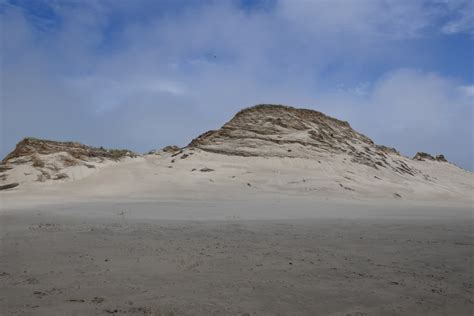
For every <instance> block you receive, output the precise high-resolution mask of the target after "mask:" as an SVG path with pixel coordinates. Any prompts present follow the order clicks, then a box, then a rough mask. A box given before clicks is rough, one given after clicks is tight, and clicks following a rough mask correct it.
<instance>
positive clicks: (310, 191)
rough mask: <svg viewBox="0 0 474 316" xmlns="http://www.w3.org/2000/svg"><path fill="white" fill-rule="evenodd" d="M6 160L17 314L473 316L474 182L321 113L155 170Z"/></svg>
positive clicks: (2, 213)
mask: <svg viewBox="0 0 474 316" xmlns="http://www.w3.org/2000/svg"><path fill="white" fill-rule="evenodd" d="M262 111H263V112H262ZM295 111H296V112H295ZM287 114H288V115H287ZM267 116H268V117H267ZM267 118H268V119H267ZM279 118H280V120H279ZM331 131H332V132H331ZM7 158H8V159H5V160H4V162H3V164H2V165H1V166H0V167H1V169H0V171H1V175H0V176H1V178H0V181H2V183H1V184H2V185H4V184H12V183H18V184H19V185H18V186H16V187H13V188H9V189H7V190H2V191H0V240H1V243H0V284H1V286H0V314H2V315H3V314H5V315H109V314H116V315H402V314H403V315H472V314H473V312H474V301H473V299H472V295H473V284H474V276H473V273H472V262H473V260H474V250H473V245H474V237H473V235H472V224H473V221H472V219H473V180H474V178H473V174H472V173H471V172H469V171H466V170H463V169H461V168H459V167H457V166H455V165H453V164H451V163H449V162H446V161H445V160H444V158H443V157H441V156H439V157H432V156H430V155H426V154H420V155H417V157H416V159H410V158H407V157H404V156H402V155H400V154H399V153H398V152H397V151H396V150H394V149H390V148H387V147H384V146H378V145H375V144H373V142H372V141H370V139H368V138H367V137H365V136H364V135H361V134H359V133H357V132H355V131H353V130H352V129H351V128H350V126H349V124H348V123H346V122H341V121H338V120H336V119H332V118H329V117H327V116H325V115H323V114H322V113H319V112H316V113H313V112H307V111H306V110H304V111H303V112H299V111H298V110H295V109H288V108H285V107H279V106H277V107H274V106H270V107H267V106H263V107H262V106H260V107H256V108H254V109H250V110H247V111H243V112H241V113H240V114H238V115H237V116H236V118H235V119H233V120H231V121H230V122H229V123H228V124H226V125H225V126H224V127H223V129H221V130H218V131H212V132H209V133H206V134H204V135H202V136H200V137H199V138H197V139H196V140H194V141H193V142H192V143H191V144H190V145H189V146H187V147H186V148H183V149H179V148H173V147H169V148H166V149H165V150H160V151H155V152H153V153H150V154H146V155H136V154H133V153H131V152H130V151H126V150H125V151H110V150H106V149H102V148H92V147H87V146H84V145H80V144H77V143H58V142H51V141H42V140H35V139H27V140H25V141H24V143H20V144H19V146H18V147H17V149H16V150H15V151H14V152H13V153H12V154H11V155H9V157H7Z"/></svg>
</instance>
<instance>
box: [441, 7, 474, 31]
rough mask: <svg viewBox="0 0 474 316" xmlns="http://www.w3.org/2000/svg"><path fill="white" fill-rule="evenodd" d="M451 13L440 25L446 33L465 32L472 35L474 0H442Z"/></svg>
mask: <svg viewBox="0 0 474 316" xmlns="http://www.w3.org/2000/svg"><path fill="white" fill-rule="evenodd" d="M443 3H444V4H445V6H446V8H447V10H449V12H450V13H451V17H450V18H449V20H448V21H447V22H446V23H445V24H444V25H443V26H442V28H441V31H442V32H443V33H446V34H457V33H467V34H471V35H474V1H472V0H450V1H443Z"/></svg>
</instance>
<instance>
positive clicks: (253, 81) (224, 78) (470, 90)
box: [0, 0, 474, 170]
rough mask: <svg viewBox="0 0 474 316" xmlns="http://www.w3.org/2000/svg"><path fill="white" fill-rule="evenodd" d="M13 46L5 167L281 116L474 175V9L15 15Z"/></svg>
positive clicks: (202, 8) (6, 91)
mask: <svg viewBox="0 0 474 316" xmlns="http://www.w3.org/2000/svg"><path fill="white" fill-rule="evenodd" d="M0 36H1V49H0V54H1V55H0V58H1V64H0V67H1V68H0V75H1V76H0V124H1V126H0V156H2V157H4V156H5V155H6V154H7V153H8V152H10V151H11V150H13V148H14V147H15V144H16V143H17V142H18V141H20V140H21V139H22V138H24V137H28V136H33V137H38V138H46V139H52V140H73V141H79V142H82V143H85V144H88V145H92V146H104V147H109V148H128V149H131V150H134V151H137V152H146V151H149V150H152V149H156V148H160V147H163V146H165V145H170V144H176V145H179V146H185V145H187V144H188V143H189V142H190V141H191V140H192V139H193V138H195V137H196V136H198V135H199V134H201V133H203V132H205V131H207V130H210V129H218V128H219V127H220V126H222V125H223V124H224V123H225V122H226V121H228V120H229V119H231V118H232V116H233V115H234V114H235V113H236V112H237V111H239V110H240V109H242V108H245V107H249V106H252V105H255V104H259V103H276V104H286V105H291V106H295V107H302V108H309V109H314V110H318V111H321V112H324V113H326V114H328V115H331V116H334V117H336V118H339V119H342V120H347V121H349V123H350V124H351V126H352V127H353V128H354V129H356V130H357V131H359V132H361V133H363V134H365V135H367V136H368V137H370V138H372V139H373V140H374V141H375V142H376V143H378V144H384V145H387V146H391V147H395V148H396V149H398V150H399V151H400V152H401V153H402V154H404V155H407V156H410V157H411V156H413V155H414V154H415V153H416V152H418V151H424V152H428V153H431V154H440V153H442V154H444V155H445V156H446V157H447V159H448V160H449V161H451V162H453V163H455V164H457V165H458V166H461V167H463V168H465V169H470V170H474V153H473V148H474V141H473V134H474V130H473V118H474V116H473V106H474V105H473V104H474V60H473V56H474V1H470V0H451V1H449V0H431V1H423V0H398V1H388V0H352V1H351V0H332V1H329V0H327V1H326V0H314V1H310V0H307V1H306V0H234V1H232V0H229V1H226V0H219V1H217V0H215V1H212V0H209V1H207V0H203V1H198V0H156V1H151V0H150V1H145V0H133V1H132V0H129V1H124V0H90V1H88V0H80V1H79V0H78V1H75V0H61V1H59V0H50V1H40V0H34V1H33V0H31V1H19V0H18V1H14V0H10V1H9V0H0Z"/></svg>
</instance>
